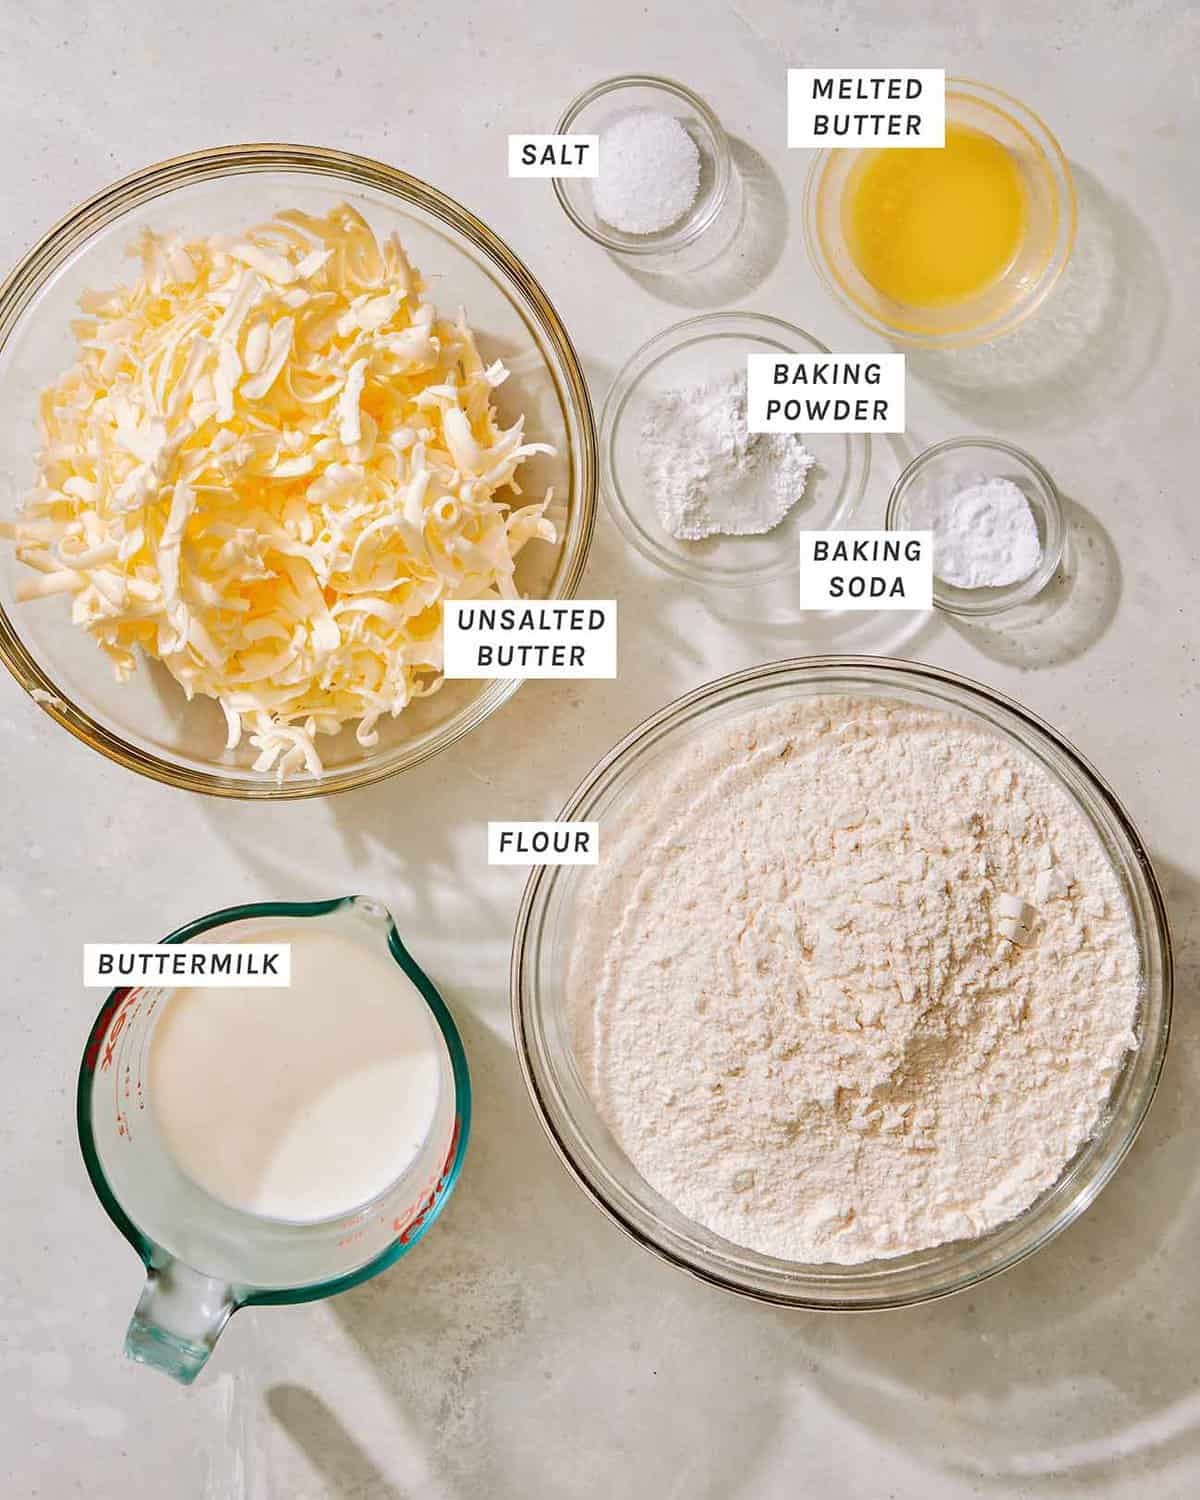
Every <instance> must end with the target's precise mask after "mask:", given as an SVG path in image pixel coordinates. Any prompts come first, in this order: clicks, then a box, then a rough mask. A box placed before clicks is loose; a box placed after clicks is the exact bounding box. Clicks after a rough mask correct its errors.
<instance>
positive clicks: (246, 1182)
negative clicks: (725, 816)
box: [149, 920, 449, 1223]
mask: <svg viewBox="0 0 1200 1500" xmlns="http://www.w3.org/2000/svg"><path fill="white" fill-rule="evenodd" d="M255 941H256V942H259V941H261V942H286V943H290V944H291V946H292V960H291V974H292V982H291V985H290V986H289V987H287V988H283V989H259V988H250V989H180V990H176V991H174V992H173V993H172V994H171V996H170V999H169V1000H168V1002H167V1009H166V1012H165V1013H164V1014H163V1016H162V1017H161V1019H160V1020H159V1022H158V1024H157V1025H156V1026H155V1028H154V1031H153V1035H152V1037H151V1040H150V1048H149V1052H150V1055H149V1084H150V1087H149V1095H150V1100H151V1103H152V1108H153V1112H154V1116H155V1121H156V1124H157V1126H158V1130H159V1132H160V1134H161V1136H162V1139H163V1142H164V1144H165V1146H166V1148H167V1150H168V1152H169V1153H170V1155H171V1156H172V1157H173V1159H174V1161H175V1163H176V1165H177V1166H178V1167H179V1168H180V1169H181V1170H182V1171H183V1172H184V1173H185V1174H186V1175H187V1176H188V1177H189V1178H190V1179H191V1180H192V1181H193V1182H194V1183H196V1184H197V1185H198V1186H199V1187H201V1188H203V1189H204V1190H205V1191H206V1192H208V1193H210V1194H211V1195H212V1196H213V1197H215V1198H218V1199H220V1200H222V1201H223V1202H224V1203H227V1204H228V1205H230V1206H231V1207H233V1208H235V1209H239V1210H241V1211H242V1212H244V1213H249V1214H254V1215H257V1216H259V1217H263V1218H271V1219H282V1220H287V1221H290V1222H294V1223H296V1222H299V1223H312V1222H316V1221H319V1220H323V1219H331V1218H335V1217H337V1216H339V1215H342V1214H345V1213H348V1212H351V1211H352V1210H354V1209H356V1208H358V1207H359V1206H361V1205H363V1204H366V1203H369V1202H370V1201H371V1200H372V1199H374V1198H376V1197H378V1196H379V1194H381V1193H382V1192H384V1190H385V1189H387V1188H388V1187H389V1186H390V1185H391V1184H392V1183H394V1182H396V1181H397V1179H398V1178H400V1177H401V1176H403V1174H404V1173H405V1171H406V1170H407V1169H408V1168H409V1167H410V1166H411V1165H412V1163H413V1162H414V1161H415V1159H416V1158H417V1156H418V1155H419V1153H420V1152H421V1149H422V1147H423V1146H424V1145H425V1144H426V1142H427V1140H428V1138H429V1135H430V1131H431V1130H432V1129H433V1126H434V1121H435V1118H436V1116H437V1111H438V1104H439V1098H440V1091H441V1088H442V1080H443V1078H444V1076H445V1074H446V1071H447V1069H448V1066H449V1063H448V1054H447V1051H446V1046H445V1042H444V1040H443V1038H442V1036H441V1033H440V1032H439V1031H438V1029H437V1026H436V1024H435V1022H434V1018H433V1016H432V1014H431V1012H430V1010H429V1007H428V1006H427V1005H426V1003H425V1001H424V1000H423V999H422V997H421V995H420V994H418V992H417V991H416V989H415V988H414V987H413V985H412V984H411V982H410V981H409V979H408V978H407V977H406V976H405V975H403V974H401V973H399V972H398V970H397V967H396V965H395V964H394V963H393V961H392V959H391V958H390V956H389V955H388V954H386V953H384V952H379V951H376V950H375V949H374V948H372V947H370V946H368V944H367V943H366V942H362V941H358V940H356V939H355V938H353V937H349V936H346V935H344V934H342V933H339V932H336V931H331V930H328V929H324V930H323V929H321V928H320V927H315V926H313V925H312V924H311V923H309V922H307V921H303V920H297V921H294V922H290V923H289V922H281V923H280V924H279V925H278V926H276V927H272V928H270V929H264V930H263V931H262V932H261V933H260V932H256V933H255Z"/></svg>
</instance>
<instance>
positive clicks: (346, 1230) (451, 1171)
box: [76, 896, 471, 1385]
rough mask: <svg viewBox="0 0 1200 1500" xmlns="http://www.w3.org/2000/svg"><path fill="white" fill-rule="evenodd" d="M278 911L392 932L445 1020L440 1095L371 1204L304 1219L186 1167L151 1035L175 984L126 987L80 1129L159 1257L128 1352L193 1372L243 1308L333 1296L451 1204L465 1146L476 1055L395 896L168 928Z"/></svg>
mask: <svg viewBox="0 0 1200 1500" xmlns="http://www.w3.org/2000/svg"><path fill="white" fill-rule="evenodd" d="M280 918H291V919H295V918H304V919H306V920H309V921H312V922H316V923H322V924H326V925H328V926H329V927H331V928H334V929H336V930H337V931H338V932H340V933H342V934H343V935H346V936H352V937H356V938H358V939H359V940H360V941H364V940H365V941H368V942H379V943H382V944H385V945H386V947H387V950H388V952H389V953H390V955H391V957H392V958H393V959H394V960H395V962H396V964H397V965H398V967H399V969H400V970H401V971H402V972H403V974H404V975H405V976H406V978H407V981H408V982H409V983H411V984H412V985H413V986H414V987H415V989H416V990H417V992H418V993H419V994H420V996H421V998H422V999H423V1000H424V1002H425V1004H426V1005H427V1006H428V1008H429V1010H430V1013H431V1015H432V1017H433V1020H434V1022H435V1023H436V1025H435V1028H434V1029H435V1032H436V1035H437V1037H438V1038H439V1039H440V1044H441V1045H440V1048H439V1055H438V1072H439V1084H438V1099H437V1106H436V1109H435V1112H434V1118H433V1123H432V1125H431V1127H430V1129H429V1132H428V1134H427V1136H426V1139H425V1141H424V1144H423V1145H422V1147H421V1149H420V1150H419V1151H418V1153H417V1156H416V1158H415V1159H414V1160H413V1161H412V1162H411V1164H410V1165H409V1166H408V1168H407V1169H406V1170H405V1172H404V1173H403V1174H402V1175H401V1176H400V1177H398V1178H397V1179H396V1180H395V1181H394V1182H393V1183H391V1185H390V1186H389V1187H387V1188H386V1189H384V1191H383V1192H382V1193H380V1194H379V1195H378V1196H377V1197H375V1198H374V1199H372V1200H371V1201H370V1202H369V1203H365V1204H362V1205H360V1206H359V1207H356V1208H354V1209H351V1210H349V1211H348V1212H345V1213H343V1214H340V1215H338V1216H337V1217H335V1218H329V1219H322V1220H319V1221H316V1222H304V1223H297V1222H291V1221H288V1220H283V1219H270V1218H263V1217H259V1216H257V1215H255V1214H251V1213H246V1212H243V1211H241V1210H239V1209H237V1208H235V1207H233V1206H232V1205H230V1204H228V1203H225V1202H223V1201H222V1200H221V1199H218V1198H215V1197H213V1196H212V1195H211V1194H210V1193H208V1192H206V1191H205V1190H204V1189H203V1188H201V1187H200V1186H199V1185H198V1184H197V1183H196V1182H194V1181H193V1180H192V1179H191V1178H190V1177H188V1176H186V1175H185V1174H184V1173H183V1172H182V1171H181V1169H180V1168H179V1166H178V1165H177V1164H176V1162H175V1159H174V1158H173V1156H172V1155H171V1154H170V1152H169V1151H168V1150H167V1148H166V1145H165V1143H164V1141H163V1137H162V1135H161V1133H160V1131H159V1128H158V1125H157V1123H156V1120H155V1114H154V1109H153V1100H152V1098H151V1088H150V1073H149V1067H148V1059H149V1052H150V1041H151V1037H152V1035H153V1032H154V1027H155V1025H156V1024H157V1022H158V1020H159V1018H160V1017H161V1016H162V1015H163V1014H165V1012H166V1009H167V1006H166V1002H167V1000H168V999H169V997H170V994H171V990H170V989H169V988H161V987H151V986H140V987H134V988H124V989H116V990H113V991H112V993H111V994H110V995H109V996H108V999H107V1000H106V1001H105V1003H104V1005H103V1007H102V1008H101V1011H100V1014H99V1015H98V1016H97V1017H96V1020H95V1023H94V1024H93V1026H92V1029H91V1033H90V1035H89V1037H88V1041H87V1046H86V1048H85V1050H84V1055H83V1061H82V1064H81V1066H80V1070H79V1087H78V1093H77V1099H76V1116H77V1124H78V1128H79V1143H80V1147H81V1149H82V1151H83V1159H84V1164H85V1166H86V1167H87V1171H88V1175H89V1177H90V1178H91V1181H92V1186H93V1187H94V1188H95V1190H96V1193H97V1196H98V1197H99V1199H100V1201H101V1203H102V1204H103V1205H104V1208H105V1210H106V1212H107V1213H108V1216H109V1218H111V1219H112V1221H113V1223H114V1224H115V1225H116V1226H117V1228H118V1229H119V1230H120V1231H121V1233H122V1234H123V1235H124V1236H125V1238H126V1239H127V1240H128V1241H129V1243H130V1244H131V1245H132V1246H133V1248H134V1249H135V1250H136V1251H137V1253H138V1254H139V1255H140V1256H141V1258H142V1261H143V1263H144V1264H145V1267H146V1283H145V1286H144V1288H143V1290H142V1294H141V1297H140V1299H139V1300H138V1304H137V1307H136V1309H135V1310H134V1314H133V1318H132V1320H131V1322H130V1324H129V1329H128V1332H127V1333H126V1336H125V1353H126V1354H127V1355H128V1356H129V1357H130V1358H131V1359H135V1360H138V1361H140V1362H141V1363H143V1364H148V1365H153V1366H154V1367H155V1368H156V1369H159V1370H162V1371H164V1372H165V1373H166V1374H168V1375H171V1376H173V1377H174V1378H175V1379H176V1380H179V1381H181V1382H182V1383H183V1384H185V1385H187V1384H190V1383H191V1382H192V1381H193V1380H194V1379H195V1378H196V1376H197V1374H198V1373H199V1371H200V1370H201V1368H202V1367H203V1365H204V1363H205V1361H206V1360H207V1359H208V1356H209V1354H211V1352H212V1349H213V1345H214V1344H215V1343H216V1341H217V1338H218V1337H219V1336H220V1333H221V1330H222V1329H223V1328H224V1326H225V1324H226V1323H227V1322H228V1321H229V1318H230V1316H231V1315H232V1314H233V1313H234V1312H236V1311H237V1309H238V1308H239V1307H246V1306H251V1305H254V1304H267V1303H274V1304H278V1303H287V1302H309V1301H313V1300H315V1299H317V1298H320V1297H331V1296H333V1295H334V1294H335V1293H337V1292H342V1291H345V1290H346V1289H347V1288H348V1287H352V1286H355V1285H357V1283H358V1282H360V1281H365V1280H366V1279H367V1277H369V1276H374V1275H376V1274H377V1273H378V1272H380V1271H382V1270H384V1269H385V1268H386V1267H387V1266H390V1265H391V1264H392V1262H393V1261H395V1260H398V1259H399V1258H400V1256H402V1255H403V1254H404V1253H405V1251H407V1250H408V1249H410V1248H411V1246H413V1245H414V1244H416V1242H417V1241H418V1240H419V1239H420V1238H421V1236H422V1235H423V1234H424V1233H425V1231H426V1230H427V1229H428V1228H429V1226H430V1224H431V1223H432V1222H433V1220H434V1219H435V1218H436V1217H437V1215H438V1213H439V1212H440V1211H441V1208H442V1205H443V1204H444V1203H445V1201H446V1199H447V1197H448V1196H449V1194H450V1192H451V1189H452V1188H453V1186H454V1183H455V1180H456V1178H457V1176H458V1173H459V1169H460V1167H461V1165H462V1159H463V1155H464V1153H465V1151H466V1146H467V1135H468V1131H469V1126H470V1116H471V1086H470V1079H469V1076H468V1072H467V1060H466V1054H465V1053H464V1051H463V1046H462V1042H461V1040H460V1038H459V1034H458V1030H457V1028H456V1027H455V1025H454V1021H453V1019H452V1018H451V1016H450V1013H449V1011H448V1010H447V1009H446V1006H445V1004H444V1002H443V1001H442V998H441V996H440V995H439V994H438V992H437V990H436V989H435V988H434V986H433V984H432V983H431V982H430V980H429V979H428V978H427V977H426V975H425V974H424V973H423V972H422V971H421V969H420V968H419V967H418V965H417V964H416V963H415V962H414V960H413V959H412V957H411V955H410V954H409V953H408V951H407V949H406V948H405V947H404V944H403V943H402V942H401V940H400V934H399V933H398V932H397V930H396V926H395V923H394V922H393V921H392V917H391V913H390V912H389V911H388V910H387V909H386V907H384V906H382V905H380V903H378V902H376V901H372V900H369V899H367V898H365V897H363V896H348V897H344V898H341V899H339V900H332V901H314V902H307V903H303V904H291V903H284V902H266V903H261V904H259V905H254V906H234V907H228V908H226V909H225V910H224V911H218V912H213V913H212V914H211V915H209V916H206V917H199V918H197V919H196V920H195V921H194V922H189V923H188V924H187V925H186V926H184V927H181V928H179V929H178V931H176V932H173V933H171V934H170V935H169V936H168V937H167V938H165V939H164V941H165V942H168V943H186V942H188V941H189V940H190V939H192V938H197V937H199V936H200V935H201V934H205V933H210V932H212V931H213V929H215V928H219V929H220V934H219V938H213V939H210V941H221V942H237V941H239V940H241V941H252V940H254V939H255V937H256V936H259V935H261V934H262V932H263V930H264V928H272V927H273V928H274V929H275V935H276V936H277V928H278V922H279V919H280ZM401 982H403V981H401ZM332 998H334V997H331V999H332ZM331 1024H336V1009H331Z"/></svg>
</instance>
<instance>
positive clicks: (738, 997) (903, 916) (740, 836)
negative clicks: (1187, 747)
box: [569, 697, 1139, 1263]
mask: <svg viewBox="0 0 1200 1500" xmlns="http://www.w3.org/2000/svg"><path fill="white" fill-rule="evenodd" d="M605 836H606V840H607V848H606V852H605V858H604V862H603V863H602V864H601V865H600V866H599V867H598V869H597V870H596V871H595V872H594V873H593V874H590V875H589V884H588V886H587V887H586V888H585V895H584V897H583V898H582V904H581V906H580V908H579V920H578V922H577V931H576V939H575V949H574V954H573V959H572V966H571V971H570V975H569V992H570V1004H571V1015H572V1024H573V1027H574V1038H575V1047H576V1051H577V1054H578V1057H579V1061H580V1066H581V1068H582V1070H583V1076H584V1079H585V1081H586V1083H587V1085H588V1087H589V1089H590V1091H591V1092H592V1093H593V1095H594V1097H595V1099H596V1102H597V1105H598V1107H599V1109H600V1111H601V1113H602V1115H603V1117H604V1119H605V1120H606V1121H607V1123H608V1125H609V1127H610V1128H611V1130H612V1132H613V1134H614V1136H615V1138H616V1140H617V1142H618V1143H619V1144H620V1146H621V1148H622V1149H623V1150H624V1151H625V1152H626V1153H627V1155H628V1157H629V1159H630V1161H631V1162H632V1163H633V1165H634V1167H635V1168H636V1169H637V1170H638V1171H639V1172H640V1173H641V1174H642V1176H643V1177H644V1178H645V1179H646V1181H647V1182H649V1183H650V1184H651V1185H652V1186H653V1187H654V1188H655V1189H657V1190H658V1192H660V1193H661V1194H662V1195H663V1196H664V1197H666V1198H667V1199H668V1200H669V1201H671V1202H672V1203H674V1204H675V1205H677V1207H678V1208H679V1209H680V1210H681V1211H682V1212H683V1213H684V1214H686V1215H687V1216H689V1217H690V1218H692V1219H693V1220H695V1221H697V1222H698V1223H700V1224H704V1225H707V1226H708V1227H709V1228H710V1229H712V1230H714V1231H716V1232H717V1233H718V1234H721V1235H724V1236H725V1237H726V1238H728V1239H730V1240H732V1241H734V1242H736V1243H738V1244H741V1245H746V1246H749V1247H751V1248H753V1249H755V1250H758V1251H761V1252H765V1253H768V1254H772V1255H777V1256H781V1257H784V1258H786V1259H790V1260H797V1261H805V1262H820V1261H836V1262H841V1263H855V1262H860V1261H864V1260H869V1259H873V1258H875V1257H880V1256H895V1255H902V1254H904V1253H906V1252H908V1251H912V1250H917V1249H920V1248H923V1247H928V1246H933V1245H937V1244H941V1243H943V1242H945V1241H948V1240H953V1239H959V1238H965V1237H971V1236H976V1235H979V1234H982V1233H983V1232H984V1231H985V1230H988V1229H990V1228H992V1227H993V1226H995V1225H998V1224H1001V1223H1003V1222H1005V1221H1006V1220H1008V1219H1011V1218H1012V1217H1013V1216H1014V1215H1016V1214H1018V1213H1020V1212H1021V1210H1023V1209H1024V1208H1026V1207H1027V1206H1028V1205H1029V1204H1030V1203H1031V1202H1033V1200H1034V1199H1035V1198H1036V1197H1037V1196H1038V1195H1039V1194H1040V1193H1041V1192H1042V1191H1044V1190H1045V1189H1046V1188H1048V1187H1050V1186H1051V1185H1052V1184H1053V1183H1054V1182H1055V1181H1056V1180H1057V1179H1058V1177H1059V1176H1060V1174H1061V1172H1062V1169H1063V1167H1064V1166H1065V1164H1066V1163H1067V1162H1068V1161H1069V1160H1070V1159H1071V1157H1072V1156H1073V1155H1074V1153H1075V1152H1076V1150H1077V1149H1078V1148H1079V1146H1080V1145H1081V1144H1082V1143H1083V1142H1084V1141H1086V1140H1087V1139H1088V1138H1089V1137H1090V1136H1091V1135H1092V1133H1093V1132H1094V1131H1095V1129H1096V1126H1097V1124H1098V1121H1099V1119H1100V1116H1101V1113H1102V1110H1103V1108H1104V1106H1105V1102H1106V1100H1107V1098H1108V1095H1109V1092H1110V1089H1111V1087H1112V1084H1113V1080H1114V1078H1115V1076H1116V1074H1117V1072H1118V1070H1119V1068H1120V1066H1121V1062H1122V1059H1123V1058H1124V1056H1125V1054H1126V1052H1127V1051H1128V1049H1129V1048H1130V1047H1132V1046H1133V1045H1134V1035H1133V1026H1134V1020H1135V1014H1136V1008H1137V1000H1138V992H1139V960H1138V952H1137V947H1136V943H1135V939H1134V935H1133V929H1132V925H1131V919H1130V916H1129V912H1128V910H1127V907H1126V905H1125V902H1124V899H1123V896H1122V893H1121V890H1120V887H1119V885H1118V882H1117V879H1116V876H1115V874H1114V872H1113V870H1112V867H1111V865H1110V863H1109V861H1108V859H1107V857H1106V855H1105V853H1104V852H1103V850H1102V848H1101V846H1100V844H1099V841H1098V840H1097V838H1096V837H1095V835H1094V833H1093V832H1092V830H1091V829H1090V827H1089V826H1088V824H1087V823H1086V822H1085V820H1084V818H1083V817H1082V815H1081V814H1080V813H1079V812H1078V810H1077V809H1076V808H1075V806H1074V805H1073V804H1072V803H1071V801H1070V800H1069V799H1068V797H1067V795H1066V793H1065V792H1064V791H1063V790H1062V789H1061V788H1060V787H1059V786H1058V785H1057V784H1056V783H1055V782H1054V781H1052V780H1051V779H1050V777H1049V775H1048V774H1047V773H1046V772H1044V771H1043V770H1042V769H1041V768H1040V767H1038V766H1037V765H1036V764H1035V763H1034V762H1033V761H1032V760H1031V759H1030V758H1028V757H1026V756H1025V755H1024V754H1022V753H1021V752H1020V751H1018V750H1016V749H1013V748H1010V747H1009V746H1008V745H1007V743H1006V742H1004V741H1003V740H1001V739H1000V738H999V737H998V736H994V735H992V734H991V733H990V732H988V731H987V730H985V729H983V728H981V727H978V726H976V725H975V724H973V723H972V722H970V721H968V720H965V719H958V718H953V717H950V716H949V715H945V714H941V713H937V712H932V711H929V710H925V709H921V708H916V707H910V706H907V705H903V704H899V703H894V702H889V701H887V700H884V699H870V698H862V699H858V698H855V699H851V698H834V697H820V698H810V699H807V700H803V701H800V702H797V703H792V704H788V705H785V706H783V707H779V708H774V709H770V710H766V711H761V712H758V713H755V714H750V715H746V716H743V717H740V718H738V719H735V720H733V721H731V722H729V723H726V724H724V725H721V726H719V727H717V728H715V729H713V730H712V731H710V732H709V733H708V734H707V735H706V736H704V737H702V738H701V739H700V740H699V741H698V742H697V743H696V744H695V745H694V746H693V747H692V748H691V750H690V751H689V752H688V753H687V754H686V755H685V756H682V757H679V758H677V759H675V760H674V761H673V762H671V763H669V764H666V765H664V766H663V767H660V768H659V770H658V771H657V772H656V774H655V777H654V778H653V779H652V781H651V783H650V784H648V785H647V786H646V788H645V793H644V795H642V796H639V797H638V798H637V799H636V805H635V806H632V807H631V808H629V809H628V812H627V814H625V815H623V816H622V817H621V818H620V819H619V820H616V826H615V827H613V828H612V829H611V831H610V826H609V824H608V823H606V825H605ZM1022 903H1025V904H1027V905H1028V906H1030V907H1033V908H1034V910H1033V912H1032V914H1030V918H1029V923H1028V924H1027V923H1026V922H1025V917H1024V915H1022V918H1021V922H1020V924H1019V925H1017V924H1014V922H1013V920H1012V919H1011V918H1009V917H1006V916H1005V913H1006V912H1010V911H1013V910H1016V911H1019V912H1021V913H1022V914H1024V913H1025V911H1026V905H1025V904H1022ZM1006 923H1007V925H1008V930H1009V931H1010V932H1011V931H1016V932H1018V935H1019V936H1018V940H1017V941H1007V940H1005V938H1004V937H1003V936H1001V934H1002V932H1003V931H1004V927H1005V924H1006Z"/></svg>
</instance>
